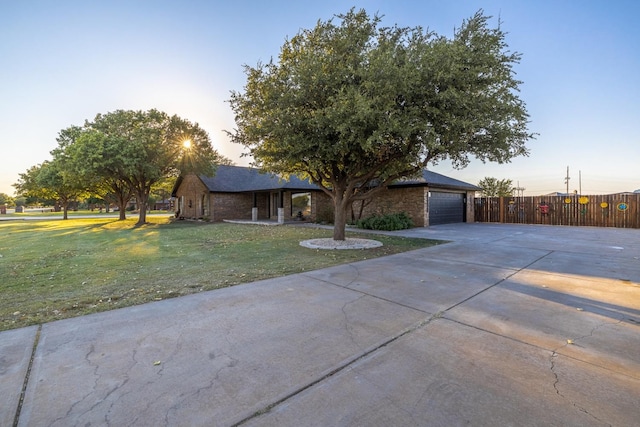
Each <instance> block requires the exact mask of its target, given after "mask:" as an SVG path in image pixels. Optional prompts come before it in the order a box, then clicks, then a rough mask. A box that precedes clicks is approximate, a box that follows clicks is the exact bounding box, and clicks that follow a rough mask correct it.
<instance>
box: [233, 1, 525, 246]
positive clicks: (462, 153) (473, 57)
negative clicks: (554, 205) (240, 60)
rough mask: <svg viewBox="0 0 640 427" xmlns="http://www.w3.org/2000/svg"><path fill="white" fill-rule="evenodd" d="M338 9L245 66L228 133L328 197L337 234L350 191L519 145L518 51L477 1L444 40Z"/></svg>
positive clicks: (502, 154)
mask: <svg viewBox="0 0 640 427" xmlns="http://www.w3.org/2000/svg"><path fill="white" fill-rule="evenodd" d="M337 18H338V19H339V20H340V23H339V24H335V23H334V22H333V20H329V21H326V22H321V21H319V22H318V23H317V25H316V27H315V28H313V29H311V30H301V31H300V32H299V33H298V34H297V35H296V36H294V37H293V38H292V39H290V40H287V41H286V42H285V43H284V45H283V46H282V48H281V51H280V55H279V61H278V63H276V62H274V61H273V60H272V61H270V62H269V63H268V64H261V63H258V65H257V66H256V67H255V68H253V67H250V66H245V73H246V75H247V83H246V85H245V87H244V92H243V93H240V92H232V94H231V99H230V104H231V107H232V109H233V111H234V113H235V119H236V129H235V130H234V131H233V132H229V135H230V136H231V139H232V141H233V142H236V143H239V144H242V145H244V146H245V147H247V148H248V149H249V154H250V155H252V156H253V158H254V159H255V162H256V164H257V165H258V166H261V167H262V168H263V169H265V170H267V171H270V172H274V173H280V174H282V175H288V174H299V175H302V176H306V177H309V178H310V179H311V181H312V182H314V183H315V184H317V185H318V186H319V187H320V188H321V189H322V190H323V191H324V192H325V193H326V194H328V195H329V196H330V197H331V198H332V200H333V205H334V231H333V238H334V239H335V240H344V239H345V225H346V219H347V215H348V212H349V211H350V209H351V207H352V204H353V203H354V202H355V201H358V200H366V199H369V198H370V197H372V196H374V195H375V194H376V192H378V191H380V190H381V189H383V188H384V187H385V186H387V185H388V184H390V183H392V182H393V181H395V180H397V179H398V178H401V177H405V176H412V175H416V174H417V173H419V172H420V170H422V169H423V168H424V167H426V165H427V164H428V163H430V162H432V163H436V162H438V161H440V160H444V159H451V160H452V162H453V164H454V165H455V166H456V167H464V166H466V165H467V164H468V162H469V156H475V157H477V158H479V159H481V160H483V161H487V160H488V161H496V162H500V163H502V162H507V161H509V160H510V159H511V158H512V157H514V156H518V155H526V154H527V149H526V148H525V142H526V141H527V140H529V139H530V138H532V137H533V134H531V133H529V132H528V130H527V123H528V114H527V112H526V109H525V105H524V103H523V102H522V101H521V100H520V99H519V98H518V96H517V91H518V86H519V84H520V82H519V81H518V80H516V79H515V78H514V71H513V65H514V64H517V63H518V62H519V60H520V55H519V54H517V53H511V52H509V51H508V50H507V45H506V43H505V41H504V39H505V33H504V32H503V31H502V30H501V29H500V28H495V29H492V28H489V27H488V25H487V20H488V17H485V16H484V15H483V14H482V12H478V13H476V14H475V15H474V16H473V17H471V18H470V19H468V20H466V21H464V22H463V24H462V26H461V27H460V28H459V29H457V30H456V31H455V35H454V37H453V39H448V38H446V37H443V36H439V35H437V34H435V33H433V32H428V31H424V30H423V29H421V28H401V27H398V26H394V27H386V28H383V27H380V26H379V24H380V21H381V19H380V18H379V17H378V16H377V15H376V16H374V17H373V18H370V17H369V16H368V15H367V13H366V12H365V11H364V10H361V11H359V12H356V11H355V9H351V10H350V11H349V12H348V13H346V14H344V15H338V16H337Z"/></svg>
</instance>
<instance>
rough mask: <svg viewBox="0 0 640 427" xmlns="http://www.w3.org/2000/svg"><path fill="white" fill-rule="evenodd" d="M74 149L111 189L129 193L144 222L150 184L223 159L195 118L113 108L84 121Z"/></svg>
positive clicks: (203, 169)
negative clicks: (136, 204) (189, 118)
mask: <svg viewBox="0 0 640 427" xmlns="http://www.w3.org/2000/svg"><path fill="white" fill-rule="evenodd" d="M84 128H85V136H84V137H82V138H81V139H80V142H81V144H82V147H79V152H81V153H83V152H84V156H85V157H86V158H87V159H91V160H92V161H93V166H92V167H93V168H94V171H95V173H96V174H97V175H98V176H99V177H101V178H102V181H103V182H105V183H107V184H109V185H110V186H111V187H112V188H113V189H114V191H115V190H116V187H115V185H121V184H122V183H124V184H125V188H126V189H129V190H130V191H131V192H132V193H133V195H134V196H135V198H136V200H137V203H138V209H139V217H138V224H144V223H145V222H146V213H147V208H148V200H149V193H150V191H151V188H152V187H153V186H154V185H156V184H158V183H159V182H161V181H162V180H164V179H166V178H167V177H170V176H176V175H177V174H178V173H183V174H187V173H204V174H212V173H213V170H214V165H215V164H219V163H221V162H226V161H227V159H225V158H224V157H223V156H221V155H220V154H218V152H217V151H215V150H214V149H213V147H212V145H211V140H210V139H209V135H208V134H207V132H206V131H204V130H203V129H202V128H200V126H199V125H198V124H197V123H191V122H189V121H188V120H185V119H182V118H180V117H178V116H175V115H174V116H169V115H168V114H166V113H164V112H161V111H158V110H149V111H131V110H117V111H114V112H110V113H107V114H98V115H97V116H96V117H95V119H94V120H93V121H92V122H87V123H85V126H84Z"/></svg>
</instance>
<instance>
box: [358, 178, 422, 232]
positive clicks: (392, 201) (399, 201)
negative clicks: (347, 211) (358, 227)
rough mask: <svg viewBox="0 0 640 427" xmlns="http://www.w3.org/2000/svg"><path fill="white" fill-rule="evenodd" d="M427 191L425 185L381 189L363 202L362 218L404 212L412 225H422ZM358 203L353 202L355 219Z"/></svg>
mask: <svg viewBox="0 0 640 427" xmlns="http://www.w3.org/2000/svg"><path fill="white" fill-rule="evenodd" d="M427 191H428V189H427V187H401V188H387V189H385V190H382V191H381V192H380V193H378V194H376V195H375V196H374V197H373V199H370V200H368V201H366V202H365V207H364V210H363V212H362V218H365V217H368V216H371V215H374V214H377V215H386V214H392V213H400V212H405V213H406V214H407V215H409V217H410V218H411V220H412V221H413V224H414V226H416V227H424V226H425V225H426V224H425V218H424V212H425V210H426V209H425V203H426V202H425V195H426V194H427ZM360 203H361V202H359V201H358V202H355V203H354V204H353V210H354V213H355V217H356V219H357V218H358V214H359V212H360Z"/></svg>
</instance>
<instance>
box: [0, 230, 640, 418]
mask: <svg viewBox="0 0 640 427" xmlns="http://www.w3.org/2000/svg"><path fill="white" fill-rule="evenodd" d="M396 234H401V235H411V236H417V237H425V238H434V239H444V240H450V241H451V243H447V244H442V245H438V246H434V247H430V248H425V249H420V250H417V251H412V252H407V253H403V254H398V255H393V256H389V257H384V258H377V259H373V260H367V261H362V262H357V263H353V264H348V265H343V266H337V267H332V268H327V269H322V270H317V271H311V272H308V273H303V274H297V275H292V276H287V277H283V278H278V279H272V280H266V281H261V282H255V283H250V284H246V285H240V286H235V287H232V288H227V289H221V290H217V291H213V292H206V293H201V294H197V295H190V296H186V297H181V298H175V299H170V300H165V301H159V302H155V303H150V304H145V305H141V306H137V307H130V308H125V309H120V310H114V311H111V312H106V313H100V314H95V315H90V316H85V317H81V318H75V319H66V320H61V321H58V322H53V323H48V324H45V325H42V327H35V326H34V327H30V328H24V329H17V330H13V331H6V332H2V333H0V394H1V395H2V396H4V399H3V400H2V403H0V425H14V424H15V425H19V426H41V425H48V426H70V425H81V426H89V425H91V426H98V425H114V426H116V425H117V426H127V425H131V426H133V425H136V426H137V425H143V426H145V425H149V426H181V425H185V426H194V425H202V426H212V425H213V426H232V425H242V426H416V425H419V426H455V425H474V426H497V425H518V426H526V425H563V426H606V425H613V426H634V425H638V420H640V405H639V402H640V259H639V258H640V230H628V229H613V228H610V229H609V228H607V229H605V228H587V227H584V228H578V227H549V226H527V225H503V224H455V225H441V226H434V227H430V228H428V229H414V230H409V231H404V232H396ZM301 250H306V249H302V248H301ZM176 274H179V272H176ZM23 390H24V396H23V403H22V405H21V406H20V404H19V402H20V399H21V393H22V392H23Z"/></svg>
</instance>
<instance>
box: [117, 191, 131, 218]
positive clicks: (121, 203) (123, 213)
mask: <svg viewBox="0 0 640 427" xmlns="http://www.w3.org/2000/svg"><path fill="white" fill-rule="evenodd" d="M117 197H118V208H119V209H120V212H118V215H119V217H118V220H119V221H124V220H125V219H127V202H128V199H125V198H124V197H123V196H122V194H119V195H118V196H117Z"/></svg>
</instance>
